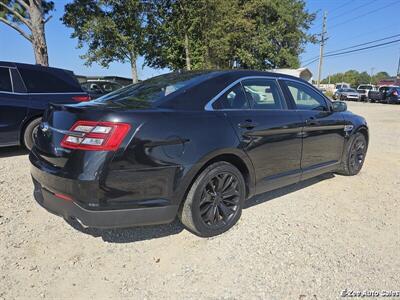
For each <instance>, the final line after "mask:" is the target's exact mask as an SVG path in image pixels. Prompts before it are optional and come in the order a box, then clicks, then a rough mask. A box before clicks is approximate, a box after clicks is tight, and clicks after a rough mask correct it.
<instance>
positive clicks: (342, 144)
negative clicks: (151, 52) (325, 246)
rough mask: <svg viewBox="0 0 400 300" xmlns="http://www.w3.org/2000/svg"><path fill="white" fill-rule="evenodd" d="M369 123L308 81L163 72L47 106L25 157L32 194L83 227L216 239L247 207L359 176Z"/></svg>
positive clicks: (253, 74)
mask: <svg viewBox="0 0 400 300" xmlns="http://www.w3.org/2000/svg"><path fill="white" fill-rule="evenodd" d="M367 145H368V128H367V124H366V121H365V119H364V118H362V117H360V116H357V115H354V114H352V113H350V112H347V111H346V104H345V103H344V102H340V101H336V102H334V103H332V102H331V101H330V100H329V99H327V98H326V97H325V96H324V95H323V94H322V93H321V92H319V91H318V90H317V89H315V88H314V87H313V86H312V85H311V84H309V83H307V82H305V81H303V80H301V79H298V78H295V77H291V76H287V75H280V74H275V73H267V72H257V71H240V70H235V71H203V72H183V73H179V72H177V73H170V74H166V75H162V76H158V77H154V78H151V79H149V80H146V81H143V82H141V83H139V84H136V85H131V86H128V87H125V88H123V89H120V90H118V91H115V92H113V93H110V94H108V95H106V96H104V97H101V98H99V99H97V100H94V101H91V102H87V103H80V104H76V105H52V106H51V107H50V108H49V109H48V110H47V112H46V114H45V115H44V117H43V122H42V124H41V126H40V128H39V130H38V131H37V136H36V139H35V146H34V148H33V150H32V152H31V154H30V161H31V163H32V168H31V173H32V177H33V182H34V186H35V188H34V196H35V199H36V200H37V202H38V203H39V204H40V205H42V206H43V207H45V208H46V209H47V210H49V211H50V212H53V213H55V214H57V215H60V216H62V217H64V218H65V219H75V220H77V221H78V222H80V223H81V224H82V225H84V226H88V227H103V228H110V227H129V226H134V225H148V224H160V223H168V222H171V221H172V220H174V218H175V217H176V216H179V218H180V220H181V221H182V223H183V224H184V225H185V227H186V228H188V229H189V230H190V231H192V232H193V233H195V234H198V235H200V236H214V235H217V234H220V233H222V232H224V231H226V230H228V229H229V228H231V227H232V226H233V225H234V224H235V223H236V222H237V221H238V219H239V218H240V215H241V212H242V208H243V205H244V202H245V200H246V199H248V198H249V197H251V196H252V195H255V194H258V193H263V192H266V191H269V190H272V189H276V188H280V187H283V186H287V185H290V184H294V183H298V182H300V181H302V180H305V179H308V178H311V177H314V176H317V175H320V174H322V173H326V172H338V173H341V174H345V175H355V174H357V173H358V172H359V171H360V169H361V167H362V165H363V163H364V158H365V155H366V151H367Z"/></svg>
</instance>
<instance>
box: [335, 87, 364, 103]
mask: <svg viewBox="0 0 400 300" xmlns="http://www.w3.org/2000/svg"><path fill="white" fill-rule="evenodd" d="M333 99H339V100H353V101H359V100H360V94H359V93H358V92H357V91H356V90H355V89H338V90H337V91H336V92H335V93H334V94H333Z"/></svg>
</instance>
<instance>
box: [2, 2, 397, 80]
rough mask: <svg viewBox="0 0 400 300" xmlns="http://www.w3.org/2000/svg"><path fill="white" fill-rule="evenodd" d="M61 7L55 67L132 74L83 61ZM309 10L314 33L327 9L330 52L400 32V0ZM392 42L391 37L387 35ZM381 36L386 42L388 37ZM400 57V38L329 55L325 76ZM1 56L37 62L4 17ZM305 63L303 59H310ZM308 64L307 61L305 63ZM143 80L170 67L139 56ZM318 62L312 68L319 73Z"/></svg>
mask: <svg viewBox="0 0 400 300" xmlns="http://www.w3.org/2000/svg"><path fill="white" fill-rule="evenodd" d="M53 1H54V2H55V8H56V10H55V11H54V12H53V18H52V19H51V20H50V21H49V23H47V26H46V39H47V45H48V51H49V62H50V65H51V66H54V67H58V68H65V69H69V70H72V71H74V73H75V74H79V75H114V76H124V77H131V75H130V74H131V71H130V66H129V64H128V63H126V64H121V63H113V64H111V65H110V67H109V68H108V69H106V68H103V67H101V66H99V65H97V64H93V65H92V66H91V67H87V66H85V65H84V61H83V60H82V59H81V58H80V57H79V56H80V55H82V54H84V49H77V48H76V46H77V40H76V39H72V38H71V37H70V35H71V33H72V30H71V29H69V28H67V27H65V26H64V25H63V24H62V22H61V21H60V17H61V16H62V15H63V9H64V5H65V4H66V3H68V2H70V1H67V0H53ZM306 7H307V10H308V11H309V12H314V13H316V14H317V15H316V19H315V21H314V25H313V26H312V27H311V28H310V30H309V33H312V34H314V33H320V32H321V31H322V16H323V13H324V12H325V11H326V13H327V37H328V39H327V41H326V46H325V51H332V50H338V49H342V48H346V47H348V46H353V45H356V44H361V43H364V42H369V41H372V40H377V39H380V38H385V37H389V36H392V35H395V34H400V22H399V19H398V12H399V10H400V0H396V1H394V0H306ZM385 41H390V40H385ZM385 41H382V42H385ZM318 55H319V45H318V44H306V45H305V46H304V53H303V54H302V55H301V57H300V61H301V62H305V63H306V62H308V61H309V60H310V59H312V58H314V57H316V56H318ZM399 56H400V42H399V43H394V44H391V45H386V46H383V47H380V48H375V49H369V50H365V51H361V52H357V53H352V54H346V55H343V56H337V57H329V58H326V59H324V62H323V68H322V78H325V77H327V76H328V75H329V74H333V73H337V72H344V71H347V70H349V69H355V70H358V71H367V72H368V73H371V72H373V73H376V72H379V71H386V72H388V73H389V74H390V75H395V73H396V71H397V63H398V60H399ZM0 60H3V61H16V62H24V63H35V60H34V55H33V50H32V46H31V45H30V43H29V42H28V41H26V40H25V39H24V38H23V37H21V36H20V35H19V34H18V33H17V32H16V31H15V30H13V29H11V28H9V27H8V26H6V25H5V24H3V23H1V22H0ZM305 63H304V64H305ZM304 64H303V65H304ZM137 65H138V72H139V78H140V79H146V78H149V77H152V76H156V75H159V74H162V73H165V72H167V71H168V70H160V69H152V68H148V67H143V59H142V58H139V60H138V64H137ZM317 66H318V62H314V63H312V64H310V65H308V66H307V67H308V68H309V69H310V70H311V71H312V73H313V74H314V79H315V78H316V77H317Z"/></svg>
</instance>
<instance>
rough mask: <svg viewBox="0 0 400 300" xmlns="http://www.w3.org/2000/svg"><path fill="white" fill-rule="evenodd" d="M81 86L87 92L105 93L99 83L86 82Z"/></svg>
mask: <svg viewBox="0 0 400 300" xmlns="http://www.w3.org/2000/svg"><path fill="white" fill-rule="evenodd" d="M81 87H82V89H83V90H84V91H85V92H92V93H100V94H102V93H104V92H103V90H102V89H101V88H100V86H99V85H98V84H97V83H90V82H85V83H82V84H81Z"/></svg>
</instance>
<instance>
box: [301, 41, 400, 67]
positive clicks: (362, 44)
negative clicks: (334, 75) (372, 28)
mask: <svg viewBox="0 0 400 300" xmlns="http://www.w3.org/2000/svg"><path fill="white" fill-rule="evenodd" d="M398 36H400V34H395V35H392V36H388V37H385V38H381V39H377V40H373V41H369V42H365V43H361V44H357V45H353V46H349V47H346V48H341V49H337V50H331V51H328V52H326V54H332V53H335V52H339V51H343V50H347V49H352V48H356V47H360V46H364V45H369V44H373V43H376V42H380V41H384V40H388V39H392V38H394V37H398ZM318 57H319V56H315V57H313V58H309V59H306V60H305V61H304V62H307V61H309V60H314V59H316V58H318Z"/></svg>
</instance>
